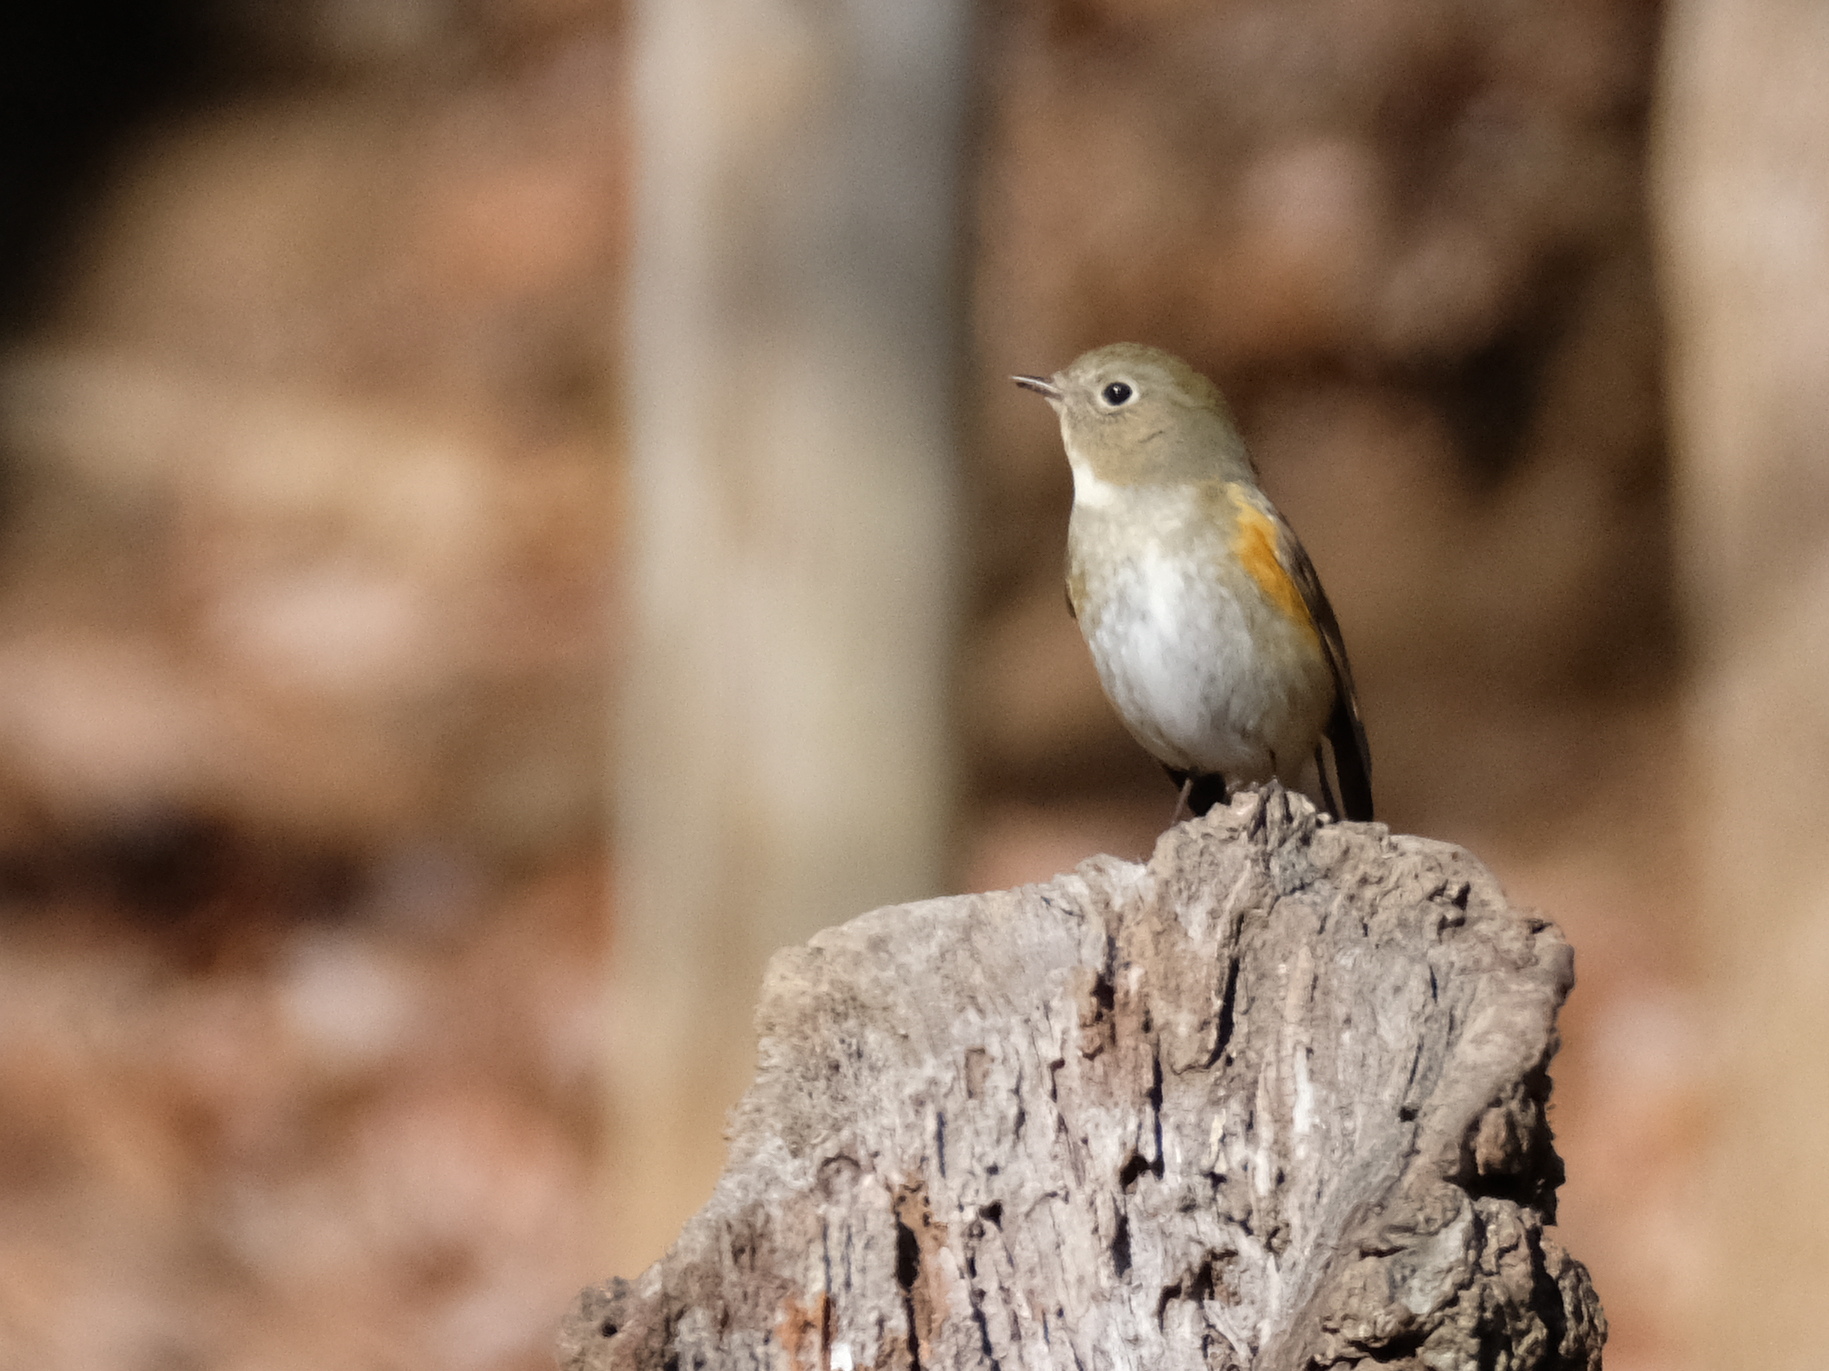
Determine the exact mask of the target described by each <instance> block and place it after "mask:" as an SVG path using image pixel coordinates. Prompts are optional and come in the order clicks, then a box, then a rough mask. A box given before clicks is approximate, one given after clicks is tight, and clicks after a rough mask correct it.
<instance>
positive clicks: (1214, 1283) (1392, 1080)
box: [562, 787, 1605, 1371]
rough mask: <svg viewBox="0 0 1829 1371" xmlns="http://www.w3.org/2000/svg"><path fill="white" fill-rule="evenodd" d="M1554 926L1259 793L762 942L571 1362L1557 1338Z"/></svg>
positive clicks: (570, 1340)
mask: <svg viewBox="0 0 1829 1371" xmlns="http://www.w3.org/2000/svg"><path fill="white" fill-rule="evenodd" d="M1570 983H1571V958H1570V953H1569V949H1568V947H1567V945H1566V944H1565V943H1564V942H1563V941H1562V938H1561V936H1560V935H1559V934H1558V933H1557V931H1556V930H1555V928H1553V927H1552V926H1551V925H1550V924H1548V923H1547V922H1546V921H1544V920H1543V919H1541V918H1536V917H1533V916H1531V915H1528V914H1524V913H1521V912H1519V911H1517V910H1514V909H1512V908H1510V907H1509V906H1508V905H1507V904H1506V901H1505V898H1504V896H1503V894H1502V893H1501V892H1500V890H1499V888H1498V885H1497V883H1496V882H1495V881H1494V880H1493V878H1492V877H1491V876H1490V875H1489V874H1488V873H1487V872H1486V870H1485V869H1484V868H1483V867H1482V866H1481V865H1480V864H1479V863H1478V862H1477V861H1475V860H1474V858H1473V857H1472V856H1470V855H1469V854H1468V853H1466V852H1464V851H1462V850H1461V849H1459V848H1456V847H1452V846H1449V845H1447V844H1444V843H1439V842H1432V841H1428V840H1426V839H1421V838H1409V837H1398V836H1393V835H1390V834H1389V833H1387V832H1386V830H1385V829H1384V828H1383V826H1381V825H1375V824H1364V825H1361V824H1334V823H1329V822H1326V821H1325V820H1318V819H1317V816H1316V815H1315V813H1314V811H1313V809H1312V808H1311V807H1310V806H1309V805H1308V804H1307V802H1306V801H1304V800H1303V799H1302V798H1301V797H1300V796H1295V795H1290V794H1288V793H1287V792H1285V791H1283V790H1281V789H1279V788H1275V787H1272V788H1269V789H1267V790H1265V791H1262V792H1251V793H1247V794H1245V795H1244V796H1241V797H1240V798H1239V799H1238V800H1237V801H1236V802H1235V803H1234V804H1233V805H1232V807H1231V808H1230V809H1221V810H1215V811H1214V812H1213V813H1212V814H1210V815H1209V816H1207V817H1206V818H1205V819H1201V820H1195V821H1192V822H1189V823H1186V824H1183V825H1181V826H1179V827H1177V828H1175V829H1174V830H1172V831H1171V832H1169V833H1168V834H1166V835H1164V837H1163V838H1162V840H1161V841H1160V842H1159V843H1158V845H1157V848H1156V852H1155V856H1154V858H1153V859H1152V860H1151V862H1150V863H1149V864H1148V865H1147V866H1138V865H1134V864H1132V863H1128V862H1121V861H1117V860H1115V859H1113V858H1108V857H1100V858H1095V859H1093V860H1091V861H1088V862H1086V863H1084V864H1083V865H1082V866H1080V868H1079V869H1078V870H1077V871H1075V872H1074V873H1072V874H1071V875H1067V876H1062V877H1060V878H1058V879H1056V880H1055V881H1053V882H1051V883H1049V884H1047V885H1036V886H1025V887H1023V888H1022V889H1019V890H1012V891H1004V892H999V893H995V894H987V895H970V896H960V897H956V898H950V899H942V900H932V901H929V902H927V903H924V904H917V905H909V906H905V907H899V908H890V909H881V910H878V911H876V912H875V913H873V914H867V915H865V916H863V917H862V918H858V919H854V920H852V921H851V922H850V923H848V924H844V925H842V926H841V927H838V928H833V929H828V930H827V931H825V932H823V933H821V934H819V935H818V936H817V937H815V938H814V939H813V940H812V941H811V942H810V943H809V944H807V945H806V946H804V947H800V948H794V949H790V950H788V951H785V952H782V953H780V954H779V955H778V956H777V957H776V958H775V960H774V962H773V963H772V964H771V966H770V969H769V974H768V979H767V983H766V986H765V988H764V991H763V997H762V1007H761V1011H760V1014H759V1026H760V1029H761V1034H762V1039H761V1068H760V1070H759V1072H758V1074H757V1078H756V1081H755V1083H754V1085H753V1086H752V1087H751V1088H750V1091H749V1093H748V1095H747V1096H746V1097H745V1099H744V1100H743V1103H742V1104H741V1105H740V1106H739V1107H738V1109H737V1111H736V1114H735V1116H734V1119H733V1124H732V1130H731V1154H730V1162H729V1165H728V1167H727V1169H726V1170H725V1172H724V1176H723V1179H722V1180H721V1181H720V1182H719V1184H718V1187H717V1190H716V1193H715V1194H714V1195H713V1196H712V1198H711V1201H710V1202H709V1203H708V1204H707V1205H706V1206H705V1208H704V1209H703V1210H701V1211H700V1212H699V1214H698V1215H697V1216H695V1217H694V1218H693V1219H692V1221H691V1222H690V1223H688V1224H687V1225H686V1228H685V1230H684V1231H683V1232H682V1233H681V1234H680V1237H679V1240H678V1241H677V1242H676V1243H675V1244H674V1246H673V1248H672V1250H671V1251H670V1252H669V1253H668V1254H667V1255H666V1257H665V1258H664V1259H662V1260H661V1261H660V1262H658V1263H656V1264H655V1265H654V1266H653V1267H651V1268H650V1269H649V1270H648V1271H647V1272H646V1273H645V1274H644V1275H643V1276H641V1277H640V1278H639V1279H638V1280H635V1281H632V1282H628V1281H620V1280H618V1281H611V1282H609V1283H608V1284H607V1285H604V1286H600V1287H594V1288H592V1289H590V1290H587V1291H585V1292H584V1294H583V1295H582V1296H581V1297H580V1299H579V1301H578V1304H577V1305H576V1307H575V1308H574V1310H573V1312H572V1314H571V1315H570V1317H569V1318H568V1320H567V1322H566V1326H565V1330H564V1333H563V1336H562V1355H563V1357H564V1360H565V1363H566V1365H567V1366H568V1367H570V1368H574V1371H583V1368H642V1371H649V1369H651V1371H662V1369H663V1368H668V1371H673V1369H674V1368H677V1369H678V1371H697V1369H698V1368H712V1367H736V1366H742V1367H767V1368H782V1369H783V1371H785V1369H786V1368H791V1367H810V1368H815V1369H816V1371H853V1368H863V1367H867V1366H868V1367H877V1368H884V1369H885V1371H886V1369H887V1368H891V1367H915V1366H928V1367H936V1366H944V1367H972V1368H977V1367H983V1368H997V1367H1000V1366H1001V1367H1003V1368H1007V1369H1008V1371H1015V1368H1017V1367H1025V1368H1043V1367H1059V1368H1072V1371H1092V1369H1093V1368H1107V1367H1133V1366H1134V1367H1149V1368H1152V1369H1154V1368H1164V1369H1167V1368H1182V1367H1189V1368H1193V1367H1199V1368H1203V1371H1205V1369H1207V1368H1214V1369H1217V1368H1245V1367H1252V1368H1264V1369H1266V1371H1304V1369H1305V1368H1309V1367H1336V1366H1342V1367H1344V1366H1355V1365H1361V1364H1365V1365H1368V1366H1369V1365H1370V1364H1372V1363H1377V1364H1378V1365H1380V1366H1386V1367H1390V1366H1398V1367H1418V1368H1420V1367H1429V1368H1436V1369H1438V1371H1439V1369H1440V1368H1450V1367H1453V1368H1460V1367H1466V1368H1476V1367H1477V1368H1510V1369H1511V1371H1524V1369H1525V1368H1575V1367H1581V1368H1595V1367H1598V1366H1599V1364H1600V1347H1601V1342H1602V1340H1603V1338H1604V1337H1605V1322H1604V1319H1603V1316H1602V1314H1601V1311H1600V1306H1599V1303H1598V1302H1597V1300H1596V1299H1595V1297H1594V1292H1593V1290H1592V1288H1591V1287H1590V1285H1589V1283H1588V1278H1587V1273H1586V1271H1585V1270H1584V1269H1583V1268H1582V1266H1581V1264H1580V1263H1579V1262H1577V1261H1575V1260H1574V1259H1573V1258H1572V1257H1570V1256H1569V1255H1568V1254H1567V1253H1566V1252H1565V1251H1564V1250H1563V1249H1562V1247H1561V1246H1560V1245H1559V1244H1558V1242H1557V1241H1556V1239H1555V1237H1554V1236H1553V1235H1552V1234H1551V1233H1550V1232H1549V1231H1547V1230H1546V1228H1545V1224H1547V1223H1551V1222H1553V1220H1554V1205H1555V1190H1556V1186H1557V1184H1558V1183H1559V1182H1560V1180H1561V1176H1562V1169H1561V1163H1560V1161H1559V1160H1558V1159H1557V1157H1556V1154H1555V1152H1554V1150H1553V1148H1552V1147H1551V1142H1550V1130H1549V1126H1548V1124H1547V1122H1546V1120H1545V1117H1544V1107H1545V1103H1546V1100H1547V1098H1548V1095H1549V1090H1550V1081H1549V1075H1548V1070H1547V1068H1548V1063H1549V1059H1550V1055H1551V1053H1552V1052H1553V1051H1554V1050H1555V1015H1556V1010H1557V1007H1558V1006H1559V1005H1560V1004H1561V1002H1562V999H1563V996H1564V995H1565V994H1566V993H1567V991H1568V989H1569V985H1570Z"/></svg>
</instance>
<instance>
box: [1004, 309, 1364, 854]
mask: <svg viewBox="0 0 1829 1371" xmlns="http://www.w3.org/2000/svg"><path fill="white" fill-rule="evenodd" d="M1012 379H1013V380H1014V381H1015V382H1016V384H1017V385H1019V386H1023V387H1025V388H1027V389H1029V390H1032V391H1035V392H1036V393H1037V394H1039V395H1041V396H1042V397H1044V398H1045V399H1046V400H1047V401H1048V403H1049V404H1050V405H1052V406H1053V407H1054V411H1055V413H1056V414H1058V415H1059V416H1060V421H1061V440H1062V442H1063V443H1064V444H1065V445H1066V448H1067V461H1068V463H1069V465H1070V466H1071V467H1072V468H1073V515H1072V518H1071V519H1070V521H1069V522H1068V525H1067V604H1068V607H1069V609H1071V610H1072V612H1073V616H1074V618H1075V619H1076V620H1078V621H1079V626H1080V631H1081V632H1082V633H1083V634H1085V635H1086V645H1087V646H1088V647H1089V648H1091V649H1092V660H1093V665H1094V666H1095V667H1097V669H1098V673H1099V681H1100V682H1101V684H1103V685H1104V687H1105V694H1106V697H1107V698H1108V699H1110V701H1111V703H1112V705H1113V707H1114V708H1115V709H1116V710H1117V711H1118V716H1119V718H1121V719H1122V720H1123V721H1124V725H1125V727H1126V728H1128V729H1129V730H1130V732H1131V736H1133V737H1134V738H1136V740H1137V741H1138V742H1139V743H1141V744H1143V746H1144V747H1145V748H1146V749H1147V750H1148V751H1149V753H1150V755H1151V756H1153V757H1155V758H1156V760H1157V761H1159V762H1161V763H1162V765H1163V767H1164V768H1165V769H1166V770H1167V771H1168V773H1169V775H1170V776H1171V777H1173V778H1174V780H1175V781H1176V783H1177V784H1179V785H1180V786H1181V797H1180V800H1179V802H1178V804H1177V807H1176V818H1180V817H1181V815H1182V812H1183V811H1184V810H1185V811H1187V812H1189V813H1193V814H1204V813H1206V811H1207V810H1208V809H1210V808H1211V807H1212V806H1213V805H1215V804H1223V803H1225V802H1226V800H1227V799H1228V797H1229V787H1233V786H1238V785H1241V784H1246V783H1252V782H1259V781H1267V780H1269V779H1270V778H1271V777H1273V776H1274V777H1276V778H1277V779H1278V780H1280V781H1282V782H1283V783H1284V784H1285V785H1288V786H1290V787H1292V788H1294V787H1297V786H1299V784H1300V781H1301V778H1302V776H1303V773H1304V771H1305V768H1306V767H1307V765H1308V762H1309V759H1310V758H1311V757H1312V758H1313V759H1314V762H1315V766H1316V770H1317V771H1318V772H1319V773H1320V787H1321V792H1322V797H1323V799H1324V802H1325V803H1326V806H1327V808H1328V809H1329V810H1331V811H1332V812H1333V813H1334V814H1335V815H1336V816H1337V817H1345V818H1349V819H1370V818H1371V817H1372V777H1371V773H1372V759H1371V753H1370V750H1369V749H1368V747H1367V745H1366V739H1365V727H1364V725H1363V724H1362V723H1361V722H1360V719H1359V702H1358V700H1357V698H1356V697H1355V696H1354V694H1353V674H1352V670H1351V669H1350V668H1349V667H1348V666H1347V662H1346V644H1345V643H1344V642H1343V641H1342V640H1341V637H1340V625H1339V623H1338V622H1337V621H1336V620H1335V618H1334V611H1333V607H1332V606H1330V605H1329V604H1328V602H1327V596H1326V595H1325V594H1323V593H1322V590H1321V582H1320V579H1319V578H1318V577H1317V576H1316V575H1315V568H1314V564H1313V563H1311V562H1310V561H1309V560H1308V554H1307V553H1306V552H1304V551H1303V550H1302V545H1301V543H1299V542H1297V541H1296V535H1295V533H1294V532H1293V531H1291V529H1290V527H1289V525H1288V524H1287V523H1286V522H1285V521H1284V519H1283V516H1282V515H1281V514H1279V513H1278V512H1277V510H1276V506H1274V505H1272V504H1271V503H1270V500H1269V497H1267V496H1266V495H1265V494H1264V492H1263V491H1262V490H1260V489H1258V484H1257V474H1256V472H1255V471H1254V469H1253V468H1252V465H1251V459H1250V457H1248V456H1247V455H1246V453H1245V445H1244V441H1243V440H1242V439H1241V438H1240V437H1239V435H1238V430H1237V428H1235V427H1234V426H1233V423H1232V417H1231V415H1230V413H1229V412H1228V411H1227V409H1226V404H1225V401H1224V400H1222V399H1221V398H1220V394H1219V390H1218V388H1217V387H1215V386H1214V384H1213V383H1212V382H1211V381H1209V380H1208V379H1207V378H1206V377H1204V376H1202V375H1200V374H1199V373H1198V372H1196V371H1195V370H1194V369H1193V368H1192V367H1190V366H1188V364H1187V363H1186V362H1183V361H1182V360H1181V359H1180V358H1178V357H1173V356H1171V355H1170V354H1168V353H1166V352H1163V351H1161V350H1160V349H1158V348H1151V347H1144V346H1142V345H1141V344H1138V343H1113V344H1111V345H1110V346H1108V347H1102V348H1097V349H1095V350H1094V351H1092V352H1088V353H1086V354H1085V355H1084V356H1083V357H1080V358H1078V359H1077V360H1075V361H1074V362H1073V363H1072V364H1071V365H1069V366H1068V367H1066V368H1065V369H1063V370H1061V371H1057V372H1055V373H1054V375H1052V376H1017V377H1013V378H1012ZM1323 734H1325V736H1326V737H1327V740H1328V742H1329V743H1330V744H1331V746H1332V750H1333V757H1334V771H1335V774H1336V776H1337V777H1338V779H1339V783H1340V800H1341V801H1342V802H1344V803H1343V804H1341V803H1336V802H1335V799H1334V793H1333V790H1332V788H1331V787H1330V786H1329V785H1328V782H1327V768H1326V766H1325V764H1324V762H1323V760H1322V752H1321V738H1322V736H1323Z"/></svg>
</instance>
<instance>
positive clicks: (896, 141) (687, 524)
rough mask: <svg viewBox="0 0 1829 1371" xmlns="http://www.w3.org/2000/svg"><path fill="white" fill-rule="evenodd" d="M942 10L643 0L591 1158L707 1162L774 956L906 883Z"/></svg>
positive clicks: (940, 445) (924, 724) (649, 1248)
mask: <svg viewBox="0 0 1829 1371" xmlns="http://www.w3.org/2000/svg"><path fill="white" fill-rule="evenodd" d="M964 42H965V17H964V7H963V5H961V4H959V3H957V2H956V0H948V3H940V4H925V5H916V6H910V5H904V4H900V3H896V2H895V0H846V3H841V4H834V5H830V6H821V7H817V8H809V7H804V6H794V5H788V4H784V3H778V2H775V3H751V4H733V3H720V0H649V3H646V4H643V5H639V6H637V13H636V21H635V64H636V65H635V72H636V75H635V82H636V87H635V88H636V97H635V98H636V105H637V113H636V120H637V158H638V163H639V171H638V182H637V193H636V211H635V213H636V230H635V232H636V245H635V255H634V262H633V267H632V274H631V280H630V288H629V313H628V319H627V325H626V327H627V336H628V338H629V340H630V345H629V355H628V364H627V372H626V376H627V416H628V425H629V435H630V439H631V444H632V471H631V526H630V529H629V536H630V540H631V559H632V560H631V564H630V568H629V577H628V587H629V590H628V595H629V604H628V624H629V633H630V641H629V642H628V643H627V644H626V645H625V646H626V652H627V657H626V661H627V663H628V667H627V675H626V678H625V683H624V689H623V692H622V696H621V701H622V703H621V709H622V717H621V721H620V727H619V730H618V736H617V744H616V753H615V756H616V767H617V774H616V777H615V781H614V793H615V797H616V811H617V819H616V842H617V849H616V851H617V857H616V862H617V872H618V876H617V880H618V897H617V899H618V902H617V918H618V925H617V935H616V936H617V941H616V959H617V961H616V973H615V975H616V981H617V984H618V990H617V995H616V999H615V1003H616V1005H617V1014H618V1020H617V1026H616V1030H615V1031H616V1033H617V1035H618V1040H617V1042H616V1043H615V1046H614V1050H613V1051H612V1053H611V1060H612V1062H613V1063H614V1064H615V1065H614V1068H613V1069H614V1071H615V1072H616V1073H617V1074H616V1079H615V1081H614V1083H613V1086H612V1089H613V1093H614V1105H613V1116H612V1127H613V1130H614V1136H613V1141H612V1149H613V1152H614V1154H615V1156H614V1160H613V1162H612V1179H611V1182H610V1186H611V1196H612V1207H613V1209H614V1210H615V1212H616V1220H615V1222H616V1227H615V1232H616V1236H617V1246H618V1254H617V1258H618V1261H619V1262H620V1263H621V1264H624V1265H629V1266H638V1265H639V1264H642V1263H645V1262H646V1261H647V1260H648V1259H649V1258H650V1257H652V1256H653V1255H655V1254H656V1253H658V1251H659V1250H660V1247H661V1245H662V1243H663V1242H664V1241H665V1240H666V1239H668V1238H670V1237H671V1235H672V1233H673V1231H674V1230H675V1229H676V1228H677V1227H678V1225H679V1223H680V1221H681V1220H683V1219H684V1218H685V1216H686V1215H687V1214H688V1213H689V1212H690V1210H691V1209H692V1208H693V1207H694V1205H695V1204H696V1202H697V1200H698V1198H699V1197H700V1194H701V1192H702V1191H703V1190H704V1189H706V1188H708V1187H709V1184H710V1182H711V1180H712V1178H713V1177H714V1176H715V1174H716V1170H717V1166H718V1164H719V1162H720V1160H721V1152H722V1147H721V1143H720V1134H721V1120H722V1114H723V1111H724V1109H725V1108H726V1107H727V1105H728V1104H729V1103H731V1102H733V1101H734V1100H735V1098H736V1094H737V1091H738V1089H739V1088H740V1086H741V1084H742V1083H743V1081H744V1080H745V1079H747V1076H748V1074H749V1064H750V1059H751V1058H750V1026H749V1018H750V1013H751V1006H752V1004H753V1002H754V998H755V997H754V990H755V985H756V983H757V980H758V978H759V976H760V972H761V968H762V963H763V961H764V959H765V958H766V956H767V955H768V953H769V952H770V951H771V950H773V949H774V948H775V947H777V946H780V945H782V944H784V943H788V942H792V941H795V940H797V939H800V938H802V937H804V936H806V935H807V934H808V933H810V932H811V931H812V930H814V929H815V928H818V927H820V926H821V925H823V924H825V923H829V922H832V921H833V920H835V919H837V918H840V917H843V916H847V915H850V914H853V913H855V912H857V911H858V910H860V909H867V908H870V907H871V906H872V905H876V904H880V903H883V902H885V901H888V900H892V899H900V898H908V897H912V896H917V895H922V894H927V893H931V892H933V891H934V890H935V889H936V888H937V885H938V882H939V878H940V871H941V861H942V842H943V839H944V836H945V823H946V808H947V805H946V799H947V793H948V785H949V778H948V767H947V762H946V756H947V747H946V732H945V729H944V725H943V696H944V680H945V672H944V662H945V657H946V645H947V642H948V639H949V634H950V607H951V604H952V600H953V586H952V576H951V573H950V566H951V564H952V561H953V550H954V549H953V541H954V539H953V531H952V527H951V521H950V515H949V505H950V488H951V481H952V470H951V452H952V440H953V436H954V423H955V416H954V405H953V379H954V378H953V370H954V368H955V366H956V361H955V359H956V357H957V341H958V337H959V333H960V327H959V320H960V310H959V307H958V303H957V299H956V295H957V292H956V288H955V287H956V276H957V273H956V271H955V267H954V251H953V250H954V238H955V220H956V209H955V205H956V192H957V186H958V183H959V179H960V178H959V173H958V166H957V163H958V158H959V153H960V149H959V126H960V119H961V112H962V107H963V96H964V65H965V64H964Z"/></svg>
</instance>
